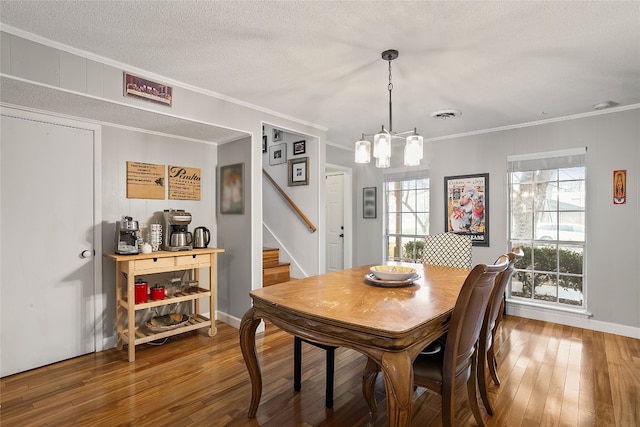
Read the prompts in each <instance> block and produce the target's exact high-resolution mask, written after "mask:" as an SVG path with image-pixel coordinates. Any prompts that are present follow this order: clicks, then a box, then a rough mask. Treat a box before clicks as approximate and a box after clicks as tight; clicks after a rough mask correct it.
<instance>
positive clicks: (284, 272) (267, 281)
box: [262, 262, 291, 287]
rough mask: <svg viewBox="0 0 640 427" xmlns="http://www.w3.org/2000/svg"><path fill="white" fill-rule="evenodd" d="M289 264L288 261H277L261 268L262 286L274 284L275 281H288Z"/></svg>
mask: <svg viewBox="0 0 640 427" xmlns="http://www.w3.org/2000/svg"><path fill="white" fill-rule="evenodd" d="M290 270H291V267H290V264H289V263H288V262H281V263H278V265H276V266H272V267H267V268H263V269H262V286H263V287H264V286H270V285H275V284H276V283H282V282H288V281H289V280H290Z"/></svg>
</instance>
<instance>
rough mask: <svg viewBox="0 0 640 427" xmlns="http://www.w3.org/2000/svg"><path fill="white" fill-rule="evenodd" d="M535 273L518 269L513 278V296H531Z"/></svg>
mask: <svg viewBox="0 0 640 427" xmlns="http://www.w3.org/2000/svg"><path fill="white" fill-rule="evenodd" d="M532 283H533V274H531V273H527V272H526V271H516V272H515V273H514V274H513V276H512V278H511V296H515V297H522V298H531V284H532Z"/></svg>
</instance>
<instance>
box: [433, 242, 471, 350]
mask: <svg viewBox="0 0 640 427" xmlns="http://www.w3.org/2000/svg"><path fill="white" fill-rule="evenodd" d="M472 247H473V242H472V240H471V236H468V235H464V234H456V233H440V234H432V235H427V236H424V249H423V252H422V263H423V264H431V265H441V266H444V267H455V268H468V269H471V267H472V266H473V264H472V260H473V253H472ZM444 341H446V336H443V337H441V338H439V339H438V340H436V341H434V342H432V343H431V344H429V345H428V346H427V347H426V348H425V349H424V350H422V352H421V354H423V355H430V354H435V353H437V352H439V351H442V347H443V345H444Z"/></svg>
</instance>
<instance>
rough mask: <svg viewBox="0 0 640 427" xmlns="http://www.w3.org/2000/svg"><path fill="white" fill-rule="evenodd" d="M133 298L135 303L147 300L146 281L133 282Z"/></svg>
mask: <svg viewBox="0 0 640 427" xmlns="http://www.w3.org/2000/svg"><path fill="white" fill-rule="evenodd" d="M135 294H136V297H135V300H136V304H142V303H143V302H147V299H148V297H147V282H139V283H136V284H135Z"/></svg>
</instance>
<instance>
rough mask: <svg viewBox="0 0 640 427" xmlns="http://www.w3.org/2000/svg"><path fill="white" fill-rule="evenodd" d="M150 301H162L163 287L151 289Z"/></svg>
mask: <svg viewBox="0 0 640 427" xmlns="http://www.w3.org/2000/svg"><path fill="white" fill-rule="evenodd" d="M151 299H152V300H154V301H157V300H161V299H164V286H158V285H155V286H154V287H153V288H151Z"/></svg>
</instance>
